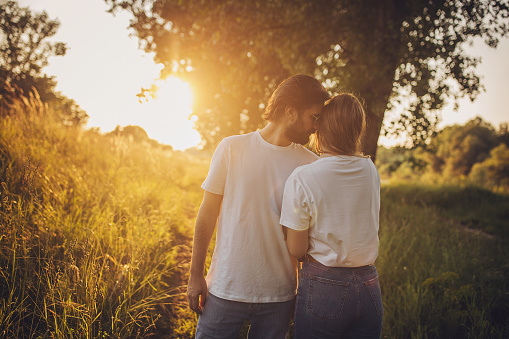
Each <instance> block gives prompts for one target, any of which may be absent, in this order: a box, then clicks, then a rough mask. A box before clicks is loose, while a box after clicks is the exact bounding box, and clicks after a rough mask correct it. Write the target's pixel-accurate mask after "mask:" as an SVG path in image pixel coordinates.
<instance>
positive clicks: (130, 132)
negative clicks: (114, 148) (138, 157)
mask: <svg viewBox="0 0 509 339" xmlns="http://www.w3.org/2000/svg"><path fill="white" fill-rule="evenodd" d="M107 135H110V136H121V137H127V138H131V139H132V140H133V141H136V142H141V141H148V140H149V137H148V133H147V132H146V131H145V130H144V129H143V127H140V126H135V125H128V126H124V127H121V126H117V127H116V128H115V129H114V130H113V131H111V132H110V133H108V134H107Z"/></svg>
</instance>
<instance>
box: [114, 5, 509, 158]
mask: <svg viewBox="0 0 509 339" xmlns="http://www.w3.org/2000/svg"><path fill="white" fill-rule="evenodd" d="M105 1H106V2H107V3H108V4H110V5H111V11H112V12H114V11H116V10H118V9H120V8H122V9H125V10H127V11H129V12H130V13H131V14H132V15H133V19H132V21H131V28H132V29H133V30H134V32H135V33H136V35H137V36H138V38H139V39H140V45H141V46H142V47H143V48H144V49H145V50H146V51H150V52H155V60H156V61H157V62H160V63H162V64H163V65H164V66H165V68H164V70H163V72H162V74H161V76H162V77H165V76H167V75H168V74H175V75H177V76H178V77H180V78H182V79H183V80H186V81H188V82H189V83H190V84H191V87H192V88H193V89H194V90H195V94H196V100H195V107H194V113H195V114H196V115H197V116H198V120H197V127H198V130H199V131H200V133H201V135H202V138H203V139H204V140H205V141H206V142H207V143H209V146H214V145H215V144H216V143H217V142H218V140H220V139H222V138H223V137H224V136H227V135H230V134H235V133H242V132H248V131H251V130H254V129H256V128H258V127H260V126H261V125H262V124H263V122H262V121H261V118H260V115H261V112H262V110H263V108H264V104H265V102H266V100H267V98H268V97H269V96H270V94H271V93H272V91H273V90H274V89H275V86H276V85H277V84H278V83H279V82H281V81H282V80H283V79H284V78H286V77H288V76H289V75H292V74H295V73H308V74H315V75H316V76H317V77H318V78H320V79H321V80H322V81H323V82H324V84H325V85H326V86H327V87H329V88H330V90H331V91H332V92H339V91H344V90H348V91H353V92H355V93H356V94H358V95H359V96H360V97H362V98H364V99H365V101H366V110H367V113H368V120H369V123H368V133H367V138H366V142H365V148H366V152H367V153H368V154H371V155H372V156H373V159H374V158H375V155H376V146H377V140H378V136H379V134H380V130H381V127H382V122H383V118H384V114H385V111H386V110H387V109H391V108H392V107H394V106H399V105H398V101H399V103H400V104H403V106H405V105H406V107H403V108H404V109H405V113H404V114H403V115H402V116H401V119H400V120H399V123H400V125H403V126H405V128H407V129H408V130H409V132H410V135H411V137H412V138H413V141H414V143H415V144H419V143H421V142H422V141H423V140H426V139H427V138H428V137H429V136H430V135H431V133H432V131H433V127H434V124H435V120H434V119H433V118H432V116H430V115H429V113H430V112H433V111H434V110H436V109H439V108H441V107H442V106H443V103H444V101H445V100H446V99H447V98H448V97H458V96H464V95H467V96H469V97H471V98H475V97H476V95H477V94H478V93H479V91H480V90H481V86H480V83H479V78H478V77H477V76H476V75H475V73H474V70H475V67H476V65H477V63H478V60H477V59H476V58H472V57H470V56H468V55H466V53H465V52H464V51H463V46H464V44H465V43H467V42H469V41H471V40H472V38H474V37H480V38H482V39H484V40H485V41H486V43H488V44H489V45H490V46H492V47H495V46H496V45H497V42H498V39H499V38H500V37H502V36H505V35H506V34H507V31H508V26H507V23H508V14H509V6H508V3H507V1H506V0H501V1H487V0H475V1H471V0H461V1H457V0H442V1H424V2H423V1H418V0H415V1H399V0H385V1H368V0H363V1H339V0H334V1H333V0H320V1H308V0H297V1H296V0H293V1H285V0H276V1H272V0H270V1H269V0H266V1H242V2H238V1H233V0H229V1H222V0H221V1H217V0H216V1H206V2H204V1H199V0H195V1H177V0H169V1H168V0H164V1H163V0H105ZM403 99H405V100H406V104H405V102H403V101H404V100H403ZM407 99H409V100H410V101H409V103H408V100H407ZM395 125H397V124H395Z"/></svg>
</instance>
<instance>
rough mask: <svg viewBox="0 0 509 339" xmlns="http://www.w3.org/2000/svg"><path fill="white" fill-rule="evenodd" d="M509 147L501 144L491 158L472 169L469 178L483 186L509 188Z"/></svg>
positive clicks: (492, 151)
mask: <svg viewBox="0 0 509 339" xmlns="http://www.w3.org/2000/svg"><path fill="white" fill-rule="evenodd" d="M508 173H509V147H508V146H507V145H506V144H500V145H498V146H497V147H495V148H493V149H492V150H491V151H490V156H489V158H487V159H485V160H484V161H483V162H481V163H476V164H474V166H473V167H472V171H471V172H470V175H469V178H470V179H471V180H472V181H474V182H477V183H479V184H480V185H483V186H494V187H509V174H508Z"/></svg>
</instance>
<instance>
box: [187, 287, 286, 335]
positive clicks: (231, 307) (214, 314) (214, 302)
mask: <svg viewBox="0 0 509 339" xmlns="http://www.w3.org/2000/svg"><path fill="white" fill-rule="evenodd" d="M294 304H295V300H290V301H286V302H278V303H245V302H238V301H231V300H225V299H221V298H218V297H216V296H214V295H212V294H210V293H209V294H208V296H207V302H206V303H205V306H204V307H203V312H202V314H201V315H200V317H199V318H198V326H197V327H196V338H197V339H202V338H210V339H212V338H214V339H228V338H231V339H237V336H238V334H239V332H240V329H241V328H242V325H243V324H244V322H245V321H246V320H249V322H250V324H251V326H250V328H249V338H250V339H272V338H273V339H283V338H285V335H286V333H287V331H288V328H289V326H290V319H291V317H292V311H293V307H294Z"/></svg>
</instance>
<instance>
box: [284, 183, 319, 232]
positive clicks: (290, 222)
mask: <svg viewBox="0 0 509 339" xmlns="http://www.w3.org/2000/svg"><path fill="white" fill-rule="evenodd" d="M310 220H311V215H310V208H309V204H308V197H307V195H306V193H305V191H304V188H303V187H302V184H301V183H300V182H299V180H298V179H297V178H296V177H295V176H293V175H291V176H290V177H289V178H288V180H287V181H286V184H285V190H284V193H283V204H282V207H281V218H280V221H279V223H280V224H281V225H283V226H286V227H288V228H291V229H294V230H297V231H304V230H307V229H308V228H309V222H310Z"/></svg>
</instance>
